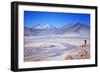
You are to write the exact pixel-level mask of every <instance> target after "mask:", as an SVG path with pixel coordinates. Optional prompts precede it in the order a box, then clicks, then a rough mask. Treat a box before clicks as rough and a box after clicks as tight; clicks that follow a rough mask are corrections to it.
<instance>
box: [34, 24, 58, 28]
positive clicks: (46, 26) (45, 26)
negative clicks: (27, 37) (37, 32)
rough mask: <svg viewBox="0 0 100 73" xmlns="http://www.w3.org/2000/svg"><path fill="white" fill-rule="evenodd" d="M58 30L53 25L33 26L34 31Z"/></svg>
mask: <svg viewBox="0 0 100 73" xmlns="http://www.w3.org/2000/svg"><path fill="white" fill-rule="evenodd" d="M54 28H56V27H55V26H53V25H50V24H36V25H33V29H54Z"/></svg>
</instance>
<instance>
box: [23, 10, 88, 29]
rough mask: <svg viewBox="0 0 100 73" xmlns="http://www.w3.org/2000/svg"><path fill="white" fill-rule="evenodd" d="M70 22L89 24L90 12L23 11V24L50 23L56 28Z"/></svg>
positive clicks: (28, 25)
mask: <svg viewBox="0 0 100 73" xmlns="http://www.w3.org/2000/svg"><path fill="white" fill-rule="evenodd" d="M72 23H82V24H85V25H90V14H83V13H82V14H79V13H61V12H59V13H58V12H36V11H24V26H25V27H32V26H34V25H36V24H50V25H54V26H56V27H57V28H60V27H62V26H64V25H70V24H72Z"/></svg>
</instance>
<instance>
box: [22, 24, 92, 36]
mask: <svg viewBox="0 0 100 73" xmlns="http://www.w3.org/2000/svg"><path fill="white" fill-rule="evenodd" d="M24 35H25V36H46V35H69V36H75V35H78V36H89V35H90V26H89V25H85V24H82V23H74V24H66V25H64V26H63V27H61V28H57V27H55V26H53V25H51V24H36V25H33V26H32V27H30V28H29V27H24Z"/></svg>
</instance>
